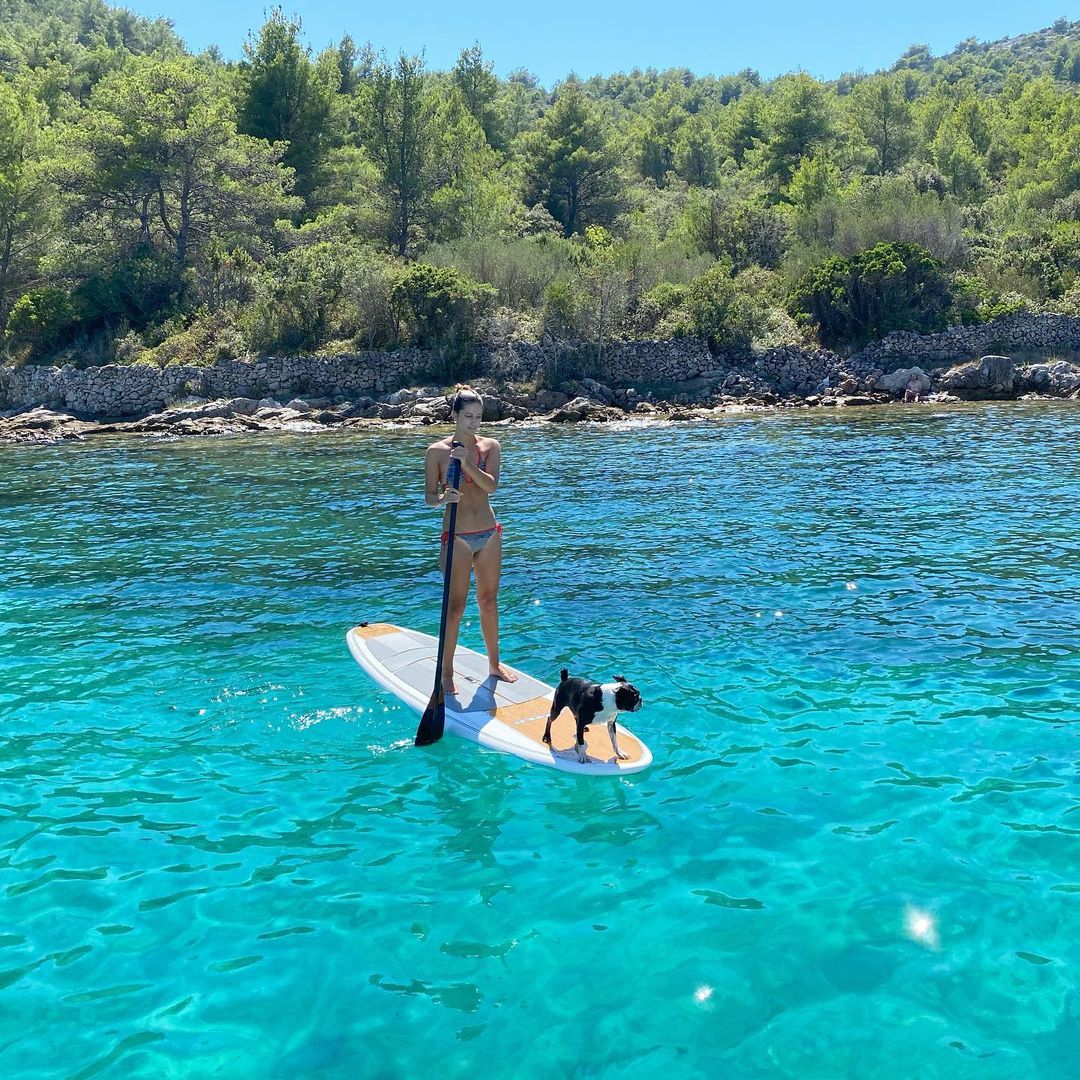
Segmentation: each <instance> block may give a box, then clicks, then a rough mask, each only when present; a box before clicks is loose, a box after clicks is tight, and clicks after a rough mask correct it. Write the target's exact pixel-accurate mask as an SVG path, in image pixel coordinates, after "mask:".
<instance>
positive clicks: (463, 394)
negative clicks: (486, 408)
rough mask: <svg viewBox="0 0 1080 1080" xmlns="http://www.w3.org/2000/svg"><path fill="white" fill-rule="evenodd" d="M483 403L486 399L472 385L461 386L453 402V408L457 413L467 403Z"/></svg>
mask: <svg viewBox="0 0 1080 1080" xmlns="http://www.w3.org/2000/svg"><path fill="white" fill-rule="evenodd" d="M483 404H484V399H483V398H482V397H481V396H480V395H479V394H478V393H477V392H476V391H475V390H474V389H473V388H472V387H471V386H459V387H458V388H457V393H456V394H455V395H454V400H453V401H452V402H451V408H452V409H453V410H454V412H455V413H459V412H461V410H462V409H464V408H465V406H466V405H483Z"/></svg>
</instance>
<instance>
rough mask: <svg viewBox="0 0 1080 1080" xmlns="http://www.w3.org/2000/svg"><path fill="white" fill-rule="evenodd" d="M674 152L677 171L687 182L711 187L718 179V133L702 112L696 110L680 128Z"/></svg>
mask: <svg viewBox="0 0 1080 1080" xmlns="http://www.w3.org/2000/svg"><path fill="white" fill-rule="evenodd" d="M672 154H673V159H674V160H673V165H674V167H675V172H676V173H678V175H679V176H680V177H681V178H682V179H683V180H685V181H686V182H687V183H688V184H693V185H694V186H695V187H711V186H712V185H713V184H714V183H715V182H716V169H717V164H718V162H717V157H718V154H717V146H716V134H715V132H714V130H713V127H712V124H711V123H710V122H709V121H708V120H707V119H706V118H705V116H704V115H702V114H701V113H694V114H693V116H691V117H689V118H688V119H687V121H686V123H685V124H683V126H682V127H681V128H679V132H678V134H677V135H676V136H675V142H674V144H673V146H672Z"/></svg>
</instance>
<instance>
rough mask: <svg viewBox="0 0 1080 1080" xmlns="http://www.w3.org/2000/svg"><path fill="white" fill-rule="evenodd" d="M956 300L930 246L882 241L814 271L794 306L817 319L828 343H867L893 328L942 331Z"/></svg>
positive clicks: (798, 313) (795, 293)
mask: <svg viewBox="0 0 1080 1080" xmlns="http://www.w3.org/2000/svg"><path fill="white" fill-rule="evenodd" d="M952 299H953V297H952V288H951V284H950V282H949V279H948V277H947V276H946V274H945V272H944V269H943V267H942V265H941V263H939V262H938V261H937V260H936V259H934V258H933V257H932V256H931V255H930V253H929V252H928V251H926V250H925V249H924V248H920V247H917V246H916V245H915V244H878V245H877V246H876V247H873V248H870V249H869V250H868V251H863V252H860V253H859V254H857V255H853V256H851V257H850V258H843V257H841V256H834V257H833V258H831V259H827V260H826V261H825V262H824V263H822V264H821V265H820V266H816V267H814V268H813V269H812V270H810V271H808V272H807V273H806V274H804V275H803V277H802V278H801V279H800V280H799V281H798V283H797V284H796V286H795V288H794V290H793V291H792V293H791V296H790V298H789V300H788V310H789V311H790V312H791V314H792V315H793V316H794V317H795V318H796V319H797V320H798V319H803V318H809V319H811V320H813V322H814V323H815V324H816V326H817V330H818V336H819V338H820V339H821V342H822V344H824V345H827V346H829V347H836V346H838V345H852V346H861V345H865V344H867V343H868V342H870V341H875V340H877V339H878V338H882V337H884V336H885V335H886V334H888V333H890V332H891V331H893V330H915V331H918V332H919V333H930V332H933V331H935V330H940V329H942V328H943V327H944V326H945V323H946V317H947V315H948V313H949V310H950V308H951V306H952Z"/></svg>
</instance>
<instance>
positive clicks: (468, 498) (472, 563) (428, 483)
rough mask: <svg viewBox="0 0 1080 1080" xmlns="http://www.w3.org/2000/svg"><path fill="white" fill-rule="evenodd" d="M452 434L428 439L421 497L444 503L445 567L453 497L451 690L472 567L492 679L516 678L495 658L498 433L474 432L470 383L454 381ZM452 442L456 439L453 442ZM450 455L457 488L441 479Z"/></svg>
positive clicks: (478, 407)
mask: <svg viewBox="0 0 1080 1080" xmlns="http://www.w3.org/2000/svg"><path fill="white" fill-rule="evenodd" d="M452 404H453V416H454V434H453V435H448V436H447V437H446V438H445V439H440V440H439V441H438V442H437V443H432V445H431V446H429V447H428V450H427V455H426V457H425V458H424V501H425V502H426V503H427V504H428V506H441V507H444V508H445V512H444V514H443V534H442V550H441V553H440V557H439V565H440V566H441V567H442V568H443V571H444V572H445V570H446V545H447V539H448V537H449V534H448V533H447V531H446V529H447V524H448V521H449V515H450V506H451V504H452V503H457V508H458V509H457V521H456V523H455V529H454V532H455V535H454V559H453V567H452V569H451V572H450V573H451V576H450V601H449V606H448V608H447V613H446V645H445V649H444V651H443V671H442V685H443V692H444V693H446V694H456V693H457V687H456V686H455V685H454V652H455V650H456V649H457V642H458V633H459V631H460V629H461V617H462V615H463V614H464V613H465V601H466V600H467V599H468V595H469V578H470V575H471V574H472V573H473V572H475V573H476V603H477V606H478V607H479V608H480V630H481V633H482V634H483V635H484V645H485V647H486V648H487V655H488V672H489V673H490V675H492V676H494V677H495V678H496V679H502V680H504V681H505V682H516V681H517V676H516V675H515V674H514V673H513V672H512V671H510V670H508V669H507V668H505V667H503V665H502V664H501V663H500V661H499V572H500V571H501V569H502V526H501V525H500V524H499V523H498V522H497V521H496V520H495V514H494V512H493V511H492V509H491V503H490V502H489V501H488V496H489V495H491V494H492V493H493V492H494V491H495V489H496V488H498V486H499V466H500V463H501V455H502V448H501V447H500V446H499V442H498V440H497V439H488V438H484V437H482V436H479V435H477V431H478V430H479V428H480V421H481V420H482V419H483V416H484V401H483V398H481V397H480V395H479V394H478V393H477V392H476V391H475V390H473V389H472V388H471V387H468V386H462V387H459V389H458V392H457V393H456V394H455V395H454V400H453V403H452ZM455 443H457V444H460V445H454V444H455ZM451 460H455V461H460V462H461V482H460V488H459V489H458V490H457V491H455V490H454V489H453V488H452V487H450V486H449V484H448V483H447V480H446V473H447V469H449V467H450V462H451Z"/></svg>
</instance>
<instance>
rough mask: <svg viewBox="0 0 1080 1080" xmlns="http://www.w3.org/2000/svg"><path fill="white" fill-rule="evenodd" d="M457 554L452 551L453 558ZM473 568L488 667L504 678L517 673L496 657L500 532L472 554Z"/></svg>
mask: <svg viewBox="0 0 1080 1080" xmlns="http://www.w3.org/2000/svg"><path fill="white" fill-rule="evenodd" d="M456 557H457V556H456V555H455V558H456ZM473 569H474V570H475V571H476V604H477V607H479V608H480V631H481V633H483V635H484V647H485V648H486V649H487V655H488V671H489V672H490V673H491V674H492V675H494V676H495V677H496V678H498V679H502V680H503V681H504V682H517V676H516V675H515V674H514V673H513V672H512V671H510V670H508V669H507V668H504V667H503V666H502V663H501V661H500V659H499V575H500V573H501V572H502V534H501V533H495V535H494V536H492V538H491V539H490V540H489V541H488V542H487V543H486V544H485V545H484V546H483V548H482V549H481V550H480V551H478V552H477V553H476V555H474V556H473Z"/></svg>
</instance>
